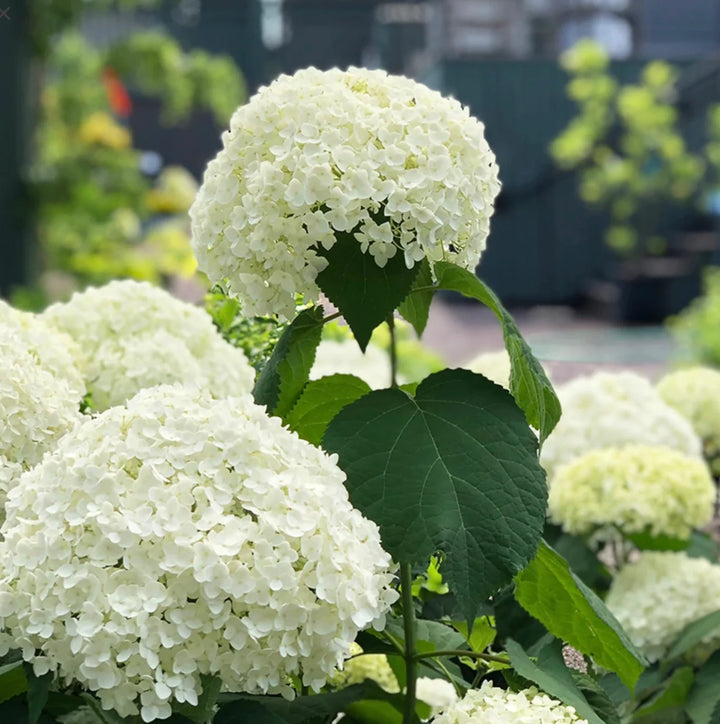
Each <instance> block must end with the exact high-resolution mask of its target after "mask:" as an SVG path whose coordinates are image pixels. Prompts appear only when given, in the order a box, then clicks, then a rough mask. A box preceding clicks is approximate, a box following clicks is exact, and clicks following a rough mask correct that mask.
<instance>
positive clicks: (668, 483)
mask: <svg viewBox="0 0 720 724" xmlns="http://www.w3.org/2000/svg"><path fill="white" fill-rule="evenodd" d="M714 503H715V484H714V482H713V479H712V476H711V475H710V470H709V469H708V467H707V465H706V464H705V463H704V462H703V461H702V460H699V459H698V458H694V457H689V456H687V455H685V454H683V453H681V452H678V451H677V450H673V449H672V448H665V447H658V446H654V445H628V446H627V447H624V448H601V449H599V450H593V451H591V452H589V453H586V454H585V455H582V456H581V457H579V458H575V459H574V460H573V461H572V462H571V463H568V464H567V465H563V466H561V467H560V468H559V469H558V471H557V472H556V473H555V475H554V477H553V479H552V481H551V485H550V497H549V500H548V508H549V511H550V517H551V518H552V520H553V521H554V522H555V523H559V524H561V525H562V527H563V529H564V530H565V531H567V532H568V533H579V534H590V533H593V532H595V531H596V530H599V529H602V528H605V527H607V526H615V527H617V528H618V529H619V530H620V531H621V532H622V533H624V534H628V533H640V532H643V531H647V532H649V533H651V534H652V535H656V536H660V535H666V536H670V537H671V538H679V539H686V538H688V537H689V536H690V533H691V532H692V530H693V528H701V527H702V526H704V525H705V524H707V523H709V522H710V520H711V519H712V516H713V509H714Z"/></svg>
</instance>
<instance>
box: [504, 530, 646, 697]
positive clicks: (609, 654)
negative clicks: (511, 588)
mask: <svg viewBox="0 0 720 724" xmlns="http://www.w3.org/2000/svg"><path fill="white" fill-rule="evenodd" d="M515 598H516V600H517V601H518V603H519V604H520V605H521V606H522V607H523V608H525V609H526V610H527V611H528V613H530V614H531V615H532V616H534V617H535V618H537V619H538V620H539V621H540V622H541V623H543V624H544V625H545V627H546V628H547V630H548V631H550V633H552V634H554V635H555V636H557V637H558V638H559V639H562V640H563V641H566V642H567V643H569V644H570V645H571V646H573V647H574V648H576V649H577V650H578V651H580V652H581V653H583V654H585V655H586V656H590V657H591V658H592V659H593V661H595V663H597V664H598V665H600V666H604V667H605V668H606V669H609V670H610V671H615V672H616V673H617V674H618V675H619V676H620V678H621V679H622V680H623V682H624V683H625V684H626V685H627V686H628V687H630V688H632V687H633V686H634V685H635V682H636V681H637V679H638V677H639V676H640V674H641V673H642V670H643V668H644V667H645V665H646V662H645V660H644V658H643V657H642V655H641V654H640V653H639V652H638V651H637V650H636V649H635V647H634V646H633V645H632V643H631V642H630V639H629V638H628V636H627V634H626V633H625V631H624V630H623V628H622V626H621V625H620V624H619V623H618V621H617V619H616V618H615V617H614V616H613V615H612V613H610V611H609V610H608V608H607V607H606V606H605V604H604V603H603V602H602V601H601V600H600V599H599V598H598V597H597V596H596V595H595V594H594V593H593V592H592V591H591V590H590V589H589V588H588V587H587V586H586V585H585V584H584V583H583V582H582V581H581V580H580V579H579V578H578V577H577V576H575V575H574V574H573V573H572V571H571V570H570V567H569V566H568V563H567V561H566V560H565V559H563V558H562V557H561V556H559V555H558V554H557V553H556V552H555V551H554V550H553V549H552V548H551V547H550V546H549V545H548V544H547V543H545V541H542V542H541V544H540V548H539V549H538V553H537V556H536V557H535V558H534V560H533V561H532V562H531V563H530V565H529V566H528V567H527V568H525V570H524V571H522V572H521V573H519V574H518V576H517V577H516V578H515Z"/></svg>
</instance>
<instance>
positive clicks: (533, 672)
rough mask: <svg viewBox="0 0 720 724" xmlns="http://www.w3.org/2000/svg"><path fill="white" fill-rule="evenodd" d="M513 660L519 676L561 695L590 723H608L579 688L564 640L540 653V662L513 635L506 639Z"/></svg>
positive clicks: (506, 645)
mask: <svg viewBox="0 0 720 724" xmlns="http://www.w3.org/2000/svg"><path fill="white" fill-rule="evenodd" d="M505 648H506V650H507V652H508V654H509V655H510V662H511V663H512V665H513V668H514V669H515V671H516V672H517V673H518V674H520V676H522V677H524V678H525V679H528V680H529V681H532V682H533V683H534V684H537V685H538V686H539V687H540V688H541V689H542V690H543V691H545V692H546V693H548V694H550V696H553V697H555V698H556V699H560V701H562V702H564V703H565V704H568V705H570V706H572V707H574V708H575V711H577V713H578V714H579V715H580V716H581V717H583V719H586V720H587V721H588V722H589V724H606V723H605V722H604V721H603V720H602V719H601V718H600V717H599V716H598V714H597V712H596V711H595V710H594V709H593V708H592V707H591V706H590V703H589V702H588V700H587V699H586V698H585V695H584V694H583V693H582V691H580V689H579V688H578V686H577V684H576V683H575V680H574V679H573V676H572V674H571V672H570V670H569V669H568V668H567V667H566V666H565V663H564V662H563V658H562V643H561V642H560V641H555V642H553V643H551V644H549V645H548V646H546V647H545V648H544V649H543V650H542V651H541V652H540V655H539V657H538V661H537V663H536V662H535V661H533V660H532V659H531V658H530V657H529V656H528V654H527V653H526V652H525V650H524V649H523V647H522V646H520V644H518V643H517V642H515V641H513V640H512V639H508V640H507V641H506V642H505Z"/></svg>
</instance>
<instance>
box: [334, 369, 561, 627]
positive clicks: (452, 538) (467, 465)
mask: <svg viewBox="0 0 720 724" xmlns="http://www.w3.org/2000/svg"><path fill="white" fill-rule="evenodd" d="M323 447H324V448H325V449H326V450H328V451H329V452H334V453H338V455H339V463H340V467H341V468H342V469H343V470H344V471H345V473H346V474H347V478H348V479H347V487H348V490H349V492H350V498H351V500H352V502H353V505H355V507H357V508H358V509H360V510H361V511H362V512H363V513H364V514H365V515H366V516H367V517H369V518H370V519H372V520H374V521H375V522H376V523H377V524H378V525H379V526H380V533H381V536H382V540H383V545H384V547H385V549H386V550H387V551H388V552H389V553H390V554H391V555H392V556H393V557H394V558H395V560H397V561H400V562H408V563H426V562H427V560H428V558H429V557H430V555H431V554H432V553H434V552H435V551H437V550H442V551H444V552H445V553H446V560H445V563H444V565H443V576H444V577H445V578H446V580H447V583H448V585H449V586H450V588H451V590H452V591H453V593H454V594H455V596H456V598H457V601H458V604H459V605H460V607H461V610H462V612H463V615H464V616H465V618H466V620H468V621H473V620H474V619H475V615H476V612H477V611H478V610H479V608H480V606H481V605H482V603H483V602H484V601H485V600H486V599H487V598H488V597H489V596H490V595H491V594H493V593H494V592H495V591H497V589H498V588H500V587H501V586H503V585H506V584H507V583H509V582H510V580H512V577H513V576H514V575H515V573H517V572H518V571H519V570H521V569H522V568H523V567H524V566H525V565H526V564H527V562H528V561H529V560H530V559H531V558H532V556H533V555H534V554H535V551H536V548H537V544H538V541H539V539H540V534H541V530H542V525H543V521H544V518H545V508H546V499H547V488H546V485H545V473H544V472H543V470H542V468H541V467H540V465H539V463H538V460H537V439H536V438H535V435H534V434H533V433H532V431H531V430H530V429H529V428H528V426H527V424H526V422H525V419H524V418H523V415H522V413H521V411H520V410H519V409H518V407H517V406H516V405H515V403H514V402H513V400H512V398H511V397H510V395H509V394H508V393H507V392H506V391H505V390H504V389H502V388H501V387H499V386H498V385H495V384H493V383H492V382H490V381H489V380H486V379H485V378H484V377H482V376H481V375H476V374H473V373H472V372H469V371H467V370H444V371H442V372H438V373H436V374H433V375H430V376H429V377H427V378H426V379H425V380H423V382H422V383H421V384H420V385H419V386H418V388H417V392H416V396H415V398H413V397H410V396H409V395H407V394H406V393H404V392H402V391H400V390H397V389H390V390H379V391H376V392H370V393H368V394H367V395H365V397H363V398H361V399H360V400H358V401H357V402H353V403H352V404H350V405H348V406H347V407H345V408H344V409H343V410H342V411H341V412H340V413H339V414H338V415H337V417H335V419H334V420H333V421H332V422H331V423H330V425H329V427H328V429H327V432H326V433H325V437H324V438H323Z"/></svg>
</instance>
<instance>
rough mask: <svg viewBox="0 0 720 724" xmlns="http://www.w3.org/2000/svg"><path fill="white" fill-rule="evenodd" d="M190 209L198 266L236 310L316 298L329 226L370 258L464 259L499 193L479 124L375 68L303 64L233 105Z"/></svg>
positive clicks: (259, 311) (474, 250)
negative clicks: (220, 285)
mask: <svg viewBox="0 0 720 724" xmlns="http://www.w3.org/2000/svg"><path fill="white" fill-rule="evenodd" d="M222 140H223V149H222V150H221V151H220V153H218V155H217V157H216V158H215V159H213V160H212V161H211V162H210V163H209V164H208V167H207V170H206V171H205V175H204V178H203V183H202V186H201V187H200V191H199V192H198V195H197V198H196V200H195V203H194V204H193V205H192V207H191V209H190V218H191V220H192V243H193V248H194V250H195V255H196V257H197V259H198V264H199V267H200V269H201V270H202V271H204V272H205V273H206V274H207V275H208V276H209V277H210V280H211V281H212V282H219V283H224V284H225V285H226V287H227V289H228V291H229V292H230V293H231V294H233V295H235V296H237V297H238V298H239V299H241V300H242V302H243V307H244V311H245V313H246V314H247V315H248V316H253V315H268V314H278V315H280V316H281V317H283V318H289V317H290V316H292V315H293V314H294V312H295V303H296V294H301V295H303V298H304V300H305V301H306V302H311V301H315V300H317V299H318V297H319V294H320V291H319V289H318V287H317V285H316V283H315V278H316V276H317V274H318V273H319V272H320V271H321V270H322V269H324V268H325V266H326V265H327V262H326V260H325V259H324V258H322V257H320V256H318V254H317V251H318V249H320V248H321V247H322V248H324V249H330V248H331V247H332V246H333V245H334V244H335V242H336V238H337V234H338V233H350V234H351V236H352V238H353V239H354V240H355V241H356V242H357V243H358V244H359V245H360V247H361V249H362V251H363V252H364V253H367V254H370V255H371V256H372V257H373V259H374V261H375V263H376V264H377V265H378V266H380V267H382V266H384V265H385V264H386V263H387V260H388V259H390V258H392V257H394V256H395V255H396V253H397V254H402V255H403V257H404V260H405V263H406V265H407V266H408V267H409V268H412V266H413V265H414V264H415V263H417V262H419V261H420V260H422V259H423V258H427V259H428V260H429V261H430V262H435V261H439V260H443V259H444V260H448V261H453V262H454V263H456V264H459V265H460V266H463V267H465V268H466V269H474V268H475V266H476V265H477V263H478V261H479V260H480V255H481V254H482V251H483V249H484V248H485V241H486V238H487V235H488V232H489V226H490V222H489V220H490V216H491V214H492V212H493V203H494V199H495V197H496V196H497V194H498V192H499V190H500V184H499V182H498V170H497V164H496V163H495V156H494V155H493V153H492V151H491V150H490V148H489V146H488V144H487V142H486V141H485V137H484V126H483V124H482V123H480V122H479V121H478V120H476V119H475V118H473V117H471V116H470V114H469V112H468V110H467V108H464V107H463V106H462V105H461V104H460V103H459V102H458V101H456V100H453V99H450V98H443V97H442V96H441V95H440V94H439V93H437V92H436V91H433V90H430V89H429V88H427V87H426V86H424V85H421V84H419V83H417V82H415V81H413V80H410V79H408V78H403V77H399V76H392V75H388V74H387V73H385V72H384V71H382V70H365V69H362V68H350V69H349V70H347V71H340V70H338V69H333V70H329V71H326V72H324V71H319V70H317V69H315V68H308V69H306V70H301V71H298V72H297V73H295V75H293V76H287V75H282V76H280V77H279V78H278V79H277V80H275V81H274V82H273V83H272V84H271V85H270V86H268V87H265V88H261V89H260V91H259V92H258V93H257V94H256V95H255V96H253V98H251V99H250V101H249V103H247V104H246V105H244V106H241V107H240V108H238V110H237V111H236V112H235V114H234V115H233V117H232V119H231V121H230V130H229V131H226V132H225V133H224V134H223V137H222Z"/></svg>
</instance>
